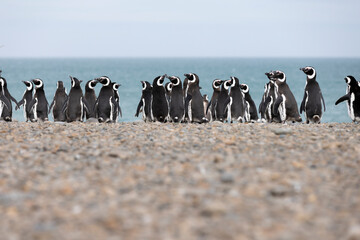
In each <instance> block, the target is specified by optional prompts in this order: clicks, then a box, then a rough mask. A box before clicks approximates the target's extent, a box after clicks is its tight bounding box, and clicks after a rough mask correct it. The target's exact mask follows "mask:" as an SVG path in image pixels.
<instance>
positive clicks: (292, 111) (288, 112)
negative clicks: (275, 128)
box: [272, 71, 302, 123]
mask: <svg viewBox="0 0 360 240" xmlns="http://www.w3.org/2000/svg"><path fill="white" fill-rule="evenodd" d="M272 80H273V81H274V84H275V91H276V95H277V98H276V100H275V103H274V111H275V112H279V115H280V120H281V122H282V123H285V122H286V121H292V122H301V121H302V119H301V117H300V114H299V110H298V106H297V102H296V99H295V97H294V95H293V93H292V92H291V90H290V88H289V86H288V84H287V83H286V75H285V73H284V72H282V71H273V76H272Z"/></svg>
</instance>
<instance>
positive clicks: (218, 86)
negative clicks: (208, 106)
mask: <svg viewBox="0 0 360 240" xmlns="http://www.w3.org/2000/svg"><path fill="white" fill-rule="evenodd" d="M222 83H223V80H220V79H215V80H214V81H213V83H212V87H213V89H214V91H218V92H220V89H221V85H222Z"/></svg>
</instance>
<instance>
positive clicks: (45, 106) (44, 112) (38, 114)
mask: <svg viewBox="0 0 360 240" xmlns="http://www.w3.org/2000/svg"><path fill="white" fill-rule="evenodd" d="M32 82H33V83H34V85H35V93H34V97H33V100H32V101H31V103H30V108H31V109H32V111H33V113H34V121H37V120H38V119H40V120H41V121H48V120H49V118H48V110H49V103H48V101H47V99H46V96H45V91H44V82H43V81H42V80H41V79H40V78H35V79H33V80H32Z"/></svg>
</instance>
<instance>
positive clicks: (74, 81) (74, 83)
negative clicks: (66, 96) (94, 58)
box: [69, 76, 82, 88]
mask: <svg viewBox="0 0 360 240" xmlns="http://www.w3.org/2000/svg"><path fill="white" fill-rule="evenodd" d="M69 77H70V80H71V87H73V88H74V87H76V88H79V87H80V83H81V82H82V80H79V79H77V78H76V77H72V76H69Z"/></svg>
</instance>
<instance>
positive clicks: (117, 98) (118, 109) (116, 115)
mask: <svg viewBox="0 0 360 240" xmlns="http://www.w3.org/2000/svg"><path fill="white" fill-rule="evenodd" d="M120 86H121V84H119V83H113V86H112V87H113V90H114V98H115V103H116V104H115V108H114V110H113V112H114V114H113V117H112V121H114V122H117V121H118V119H119V115H120V117H122V112H121V107H120V95H119V87H120Z"/></svg>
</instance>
